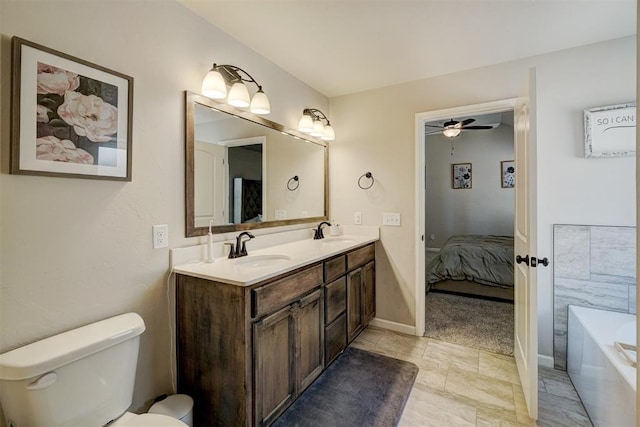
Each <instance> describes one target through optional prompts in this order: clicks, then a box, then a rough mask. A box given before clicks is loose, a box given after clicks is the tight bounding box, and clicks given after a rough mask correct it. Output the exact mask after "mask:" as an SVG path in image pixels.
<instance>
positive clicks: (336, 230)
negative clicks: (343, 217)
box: [329, 220, 340, 236]
mask: <svg viewBox="0 0 640 427" xmlns="http://www.w3.org/2000/svg"><path fill="white" fill-rule="evenodd" d="M339 235H340V224H336V221H335V220H331V227H329V236H339Z"/></svg>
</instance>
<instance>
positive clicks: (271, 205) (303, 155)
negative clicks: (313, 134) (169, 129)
mask: <svg viewBox="0 0 640 427" xmlns="http://www.w3.org/2000/svg"><path fill="white" fill-rule="evenodd" d="M194 134H195V138H194V139H195V144H194V146H195V153H194V154H195V156H194V169H195V171H194V197H195V200H194V210H195V226H196V227H207V226H208V225H209V221H213V225H226V224H239V223H255V222H264V221H276V220H283V219H293V218H306V217H318V216H323V215H324V194H325V189H324V148H323V147H321V146H318V145H316V144H312V143H308V142H305V141H302V140H298V139H294V138H293V137H292V136H290V135H286V134H282V133H280V132H278V131H276V130H273V129H270V128H267V127H265V126H260V125H256V124H255V123H252V122H249V121H247V120H244V119H241V118H238V117H235V116H233V115H230V114H227V113H224V112H220V111H217V110H214V109H211V108H208V107H206V106H202V105H199V104H196V105H195V133H194ZM294 175H298V176H299V180H300V181H299V182H300V185H299V188H298V189H297V190H296V191H289V190H288V189H287V181H288V180H289V178H291V177H292V176H294Z"/></svg>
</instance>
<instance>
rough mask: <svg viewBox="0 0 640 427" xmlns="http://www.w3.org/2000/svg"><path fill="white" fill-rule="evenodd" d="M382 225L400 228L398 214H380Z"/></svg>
mask: <svg viewBox="0 0 640 427" xmlns="http://www.w3.org/2000/svg"><path fill="white" fill-rule="evenodd" d="M382 225H390V226H393V227H400V214H399V213H395V212H394V213H388V212H385V213H383V214H382Z"/></svg>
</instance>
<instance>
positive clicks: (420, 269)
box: [415, 99, 516, 336]
mask: <svg viewBox="0 0 640 427" xmlns="http://www.w3.org/2000/svg"><path fill="white" fill-rule="evenodd" d="M515 105H516V99H507V100H502V101H494V102H488V103H484V104H476V105H469V106H463V107H456V108H450V109H445V110H437V111H430V112H426V113H419V114H417V115H416V129H415V133H416V156H415V159H416V165H415V166H416V185H415V188H416V230H417V231H418V232H417V233H416V241H415V253H416V266H417V268H416V335H419V336H422V335H424V332H425V297H426V274H425V269H424V265H425V262H426V257H425V248H426V242H425V237H426V236H425V222H426V221H425V200H426V177H427V175H426V162H425V159H426V135H425V131H424V129H425V124H426V123H429V122H434V121H439V120H448V119H450V118H451V117H462V116H472V115H482V114H490V113H502V112H506V111H513V110H514V108H515Z"/></svg>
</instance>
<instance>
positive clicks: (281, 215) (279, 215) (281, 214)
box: [273, 209, 287, 221]
mask: <svg viewBox="0 0 640 427" xmlns="http://www.w3.org/2000/svg"><path fill="white" fill-rule="evenodd" d="M273 218H274V219H275V220H276V221H279V220H282V219H287V211H285V210H280V209H276V210H275V211H274V212H273Z"/></svg>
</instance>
